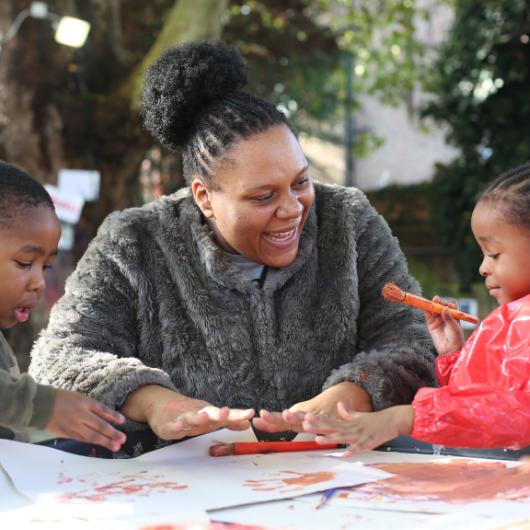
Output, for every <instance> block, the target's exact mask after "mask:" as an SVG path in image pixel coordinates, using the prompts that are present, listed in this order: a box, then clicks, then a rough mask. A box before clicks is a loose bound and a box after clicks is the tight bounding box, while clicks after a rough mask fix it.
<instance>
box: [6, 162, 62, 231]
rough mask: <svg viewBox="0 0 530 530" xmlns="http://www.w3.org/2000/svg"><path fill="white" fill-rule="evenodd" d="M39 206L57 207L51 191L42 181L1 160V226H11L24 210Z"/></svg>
mask: <svg viewBox="0 0 530 530" xmlns="http://www.w3.org/2000/svg"><path fill="white" fill-rule="evenodd" d="M37 206H47V207H49V208H51V209H52V210H54V209H55V208H54V206H53V201H52V199H51V197H50V195H49V193H48V192H47V191H46V189H45V188H44V186H43V185H42V184H41V183H40V182H37V181H36V180H35V179H34V178H32V177H30V176H29V175H28V174H27V173H25V172H24V171H22V170H21V169H18V168H17V167H15V166H12V165H11V164H8V163H7V162H3V161H1V160H0V228H9V227H11V225H12V223H13V222H14V220H15V219H16V218H17V216H18V215H19V214H20V213H21V212H22V211H23V210H25V209H26V208H31V207H33V208H35V207H37Z"/></svg>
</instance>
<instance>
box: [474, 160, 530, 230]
mask: <svg viewBox="0 0 530 530" xmlns="http://www.w3.org/2000/svg"><path fill="white" fill-rule="evenodd" d="M478 201H479V202H480V201H484V202H491V203H495V204H498V205H499V207H500V209H501V210H502V213H503V215H504V216H505V217H506V220H507V221H508V222H509V223H511V224H514V225H518V226H521V227H524V228H526V229H528V230H530V162H525V163H524V164H521V165H520V166H517V167H515V168H513V169H510V170H509V171H506V172H505V173H503V174H502V175H500V176H499V177H497V178H496V179H495V180H493V182H491V183H490V184H488V186H487V187H486V188H485V189H484V191H483V192H482V193H481V194H480V195H479V197H478Z"/></svg>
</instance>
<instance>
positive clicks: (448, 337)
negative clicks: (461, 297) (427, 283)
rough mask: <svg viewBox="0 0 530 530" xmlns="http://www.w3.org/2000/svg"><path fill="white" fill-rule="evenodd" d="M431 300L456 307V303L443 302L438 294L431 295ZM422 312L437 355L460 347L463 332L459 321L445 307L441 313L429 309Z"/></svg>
mask: <svg viewBox="0 0 530 530" xmlns="http://www.w3.org/2000/svg"><path fill="white" fill-rule="evenodd" d="M432 301H433V302H436V303H438V304H443V305H446V306H447V307H452V308H453V309H457V307H456V304H454V303H448V302H445V301H444V300H442V299H441V298H440V297H439V296H435V297H433V299H432ZM424 314H425V320H426V321H427V326H428V327H429V332H430V334H431V337H432V341H433V343H434V347H435V348H436V351H437V352H438V355H449V354H450V353H456V352H458V351H460V350H461V349H462V346H463V345H464V332H463V331H462V327H461V326H460V324H459V322H458V321H457V320H456V319H455V318H453V316H452V315H451V313H450V312H449V311H448V310H447V309H444V311H443V313H442V314H441V315H438V314H437V313H431V312H430V311H424Z"/></svg>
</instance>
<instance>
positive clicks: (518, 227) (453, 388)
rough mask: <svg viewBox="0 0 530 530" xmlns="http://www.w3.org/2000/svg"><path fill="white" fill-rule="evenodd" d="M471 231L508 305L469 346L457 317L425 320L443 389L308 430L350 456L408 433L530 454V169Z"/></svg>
mask: <svg viewBox="0 0 530 530" xmlns="http://www.w3.org/2000/svg"><path fill="white" fill-rule="evenodd" d="M471 228H472V230H473V235H474V236H475V239H476V240H477V243H478V244H479V246H480V248H481V250H482V252H483V254H484V259H483V261H482V264H481V265H480V268H479V272H480V274H481V275H482V276H483V277H484V279H485V284H486V288H487V289H488V291H489V293H490V295H491V296H493V297H494V298H495V299H496V300H497V302H498V303H499V304H501V305H500V307H498V308H497V309H495V310H494V311H493V312H492V313H490V315H489V316H488V317H487V318H486V319H485V320H484V321H483V322H482V323H481V324H480V326H479V327H478V328H477V329H476V330H475V331H474V332H473V334H472V335H471V337H469V339H468V340H467V341H466V342H465V344H464V336H463V333H462V330H461V328H460V326H459V324H458V323H457V322H456V321H455V320H454V319H453V317H452V316H451V315H450V313H449V311H448V310H445V311H444V313H443V314H442V315H436V314H434V313H426V314H425V317H426V319H427V324H428V326H429V331H430V333H431V336H432V338H433V342H434V344H435V346H436V349H437V350H438V355H439V356H438V358H437V359H436V375H437V378H438V381H439V383H440V385H441V387H440V388H422V389H420V390H419V391H418V392H417V394H416V396H415V398H414V401H413V402H412V405H399V406H396V407H390V408H388V409H385V410H381V411H378V412H369V413H362V412H359V413H356V412H351V411H348V410H347V409H346V407H345V406H344V404H342V403H339V405H338V411H339V414H340V416H341V418H342V420H333V419H331V418H326V417H325V416H317V415H306V416H305V421H304V429H305V430H306V431H309V432H314V433H320V434H323V435H324V436H320V437H318V439H319V440H320V441H323V442H324V441H325V442H342V443H349V444H351V445H350V447H349V448H348V451H347V454H355V453H358V452H361V451H364V450H367V449H373V448H374V447H376V446H378V445H380V444H382V443H384V442H386V441H388V440H390V439H392V438H394V437H396V436H398V435H402V434H409V435H412V436H413V437H414V438H416V439H418V440H422V441H425V442H430V443H434V444H441V445H446V446H452V447H476V448H504V447H508V448H511V449H519V448H521V447H525V446H527V445H530V162H527V163H526V164H524V165H522V166H519V167H517V168H515V169H513V170H511V171H508V172H507V173H505V174H503V175H501V176H500V177H498V178H497V179H496V180H494V181H493V182H492V183H491V184H490V185H489V186H488V187H487V188H486V189H485V191H484V192H483V193H482V194H481V195H480V196H479V199H478V202H477V204H476V206H475V209H474V210H473V215H472V218H471ZM434 301H438V302H440V299H439V297H435V298H434Z"/></svg>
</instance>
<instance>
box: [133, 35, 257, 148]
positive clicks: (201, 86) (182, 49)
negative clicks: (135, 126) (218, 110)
mask: <svg viewBox="0 0 530 530" xmlns="http://www.w3.org/2000/svg"><path fill="white" fill-rule="evenodd" d="M246 84H247V72H246V68H245V65H244V63H243V59H242V58H241V55H240V54H239V52H238V51H237V50H236V49H235V48H232V47H229V46H227V45H226V44H225V43H224V42H222V41H215V42H192V43H189V44H184V45H183V46H179V47H178V48H170V49H169V50H167V51H166V52H164V53H163V54H162V55H161V56H160V57H159V58H158V59H157V60H156V61H155V62H154V63H153V64H152V65H151V66H150V67H149V69H148V71H147V75H146V79H145V85H144V94H143V101H142V115H143V119H144V126H145V128H146V129H147V130H148V131H149V132H150V133H151V134H152V135H153V136H154V138H156V139H157V140H158V141H159V142H160V143H162V144H163V145H165V146H166V147H167V148H168V149H171V150H175V149H176V148H178V147H179V146H182V145H183V144H184V143H185V142H186V140H187V139H188V138H189V136H190V134H191V133H192V131H193V126H194V124H195V122H196V120H197V117H198V115H199V114H200V113H201V111H202V110H204V109H206V108H207V107H208V106H209V105H210V104H211V103H212V102H214V101H216V100H219V99H222V98H223V97H224V96H226V95H227V94H228V93H230V92H233V91H236V90H241V89H242V88H244V87H245V85H246Z"/></svg>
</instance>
